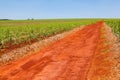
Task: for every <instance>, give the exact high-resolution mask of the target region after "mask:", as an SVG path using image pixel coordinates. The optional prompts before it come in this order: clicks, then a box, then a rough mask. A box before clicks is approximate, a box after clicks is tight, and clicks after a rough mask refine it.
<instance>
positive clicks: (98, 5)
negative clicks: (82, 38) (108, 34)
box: [0, 0, 120, 19]
mask: <svg viewBox="0 0 120 80" xmlns="http://www.w3.org/2000/svg"><path fill="white" fill-rule="evenodd" d="M118 17H119V18H120V0H0V19H28V18H34V19H52V18H118Z"/></svg>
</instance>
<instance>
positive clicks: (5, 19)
mask: <svg viewBox="0 0 120 80" xmlns="http://www.w3.org/2000/svg"><path fill="white" fill-rule="evenodd" d="M0 20H10V19H0Z"/></svg>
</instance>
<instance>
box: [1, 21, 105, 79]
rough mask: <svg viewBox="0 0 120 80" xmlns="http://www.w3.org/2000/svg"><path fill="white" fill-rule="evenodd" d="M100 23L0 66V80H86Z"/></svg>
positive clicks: (99, 30)
mask: <svg viewBox="0 0 120 80" xmlns="http://www.w3.org/2000/svg"><path fill="white" fill-rule="evenodd" d="M103 23H104V22H98V23H96V24H92V25H88V26H86V27H85V28H83V29H82V30H78V31H76V32H73V33H72V34H71V35H68V36H67V37H65V38H63V39H61V40H58V41H57V42H55V43H53V44H51V45H49V46H48V47H46V48H45V49H43V50H42V51H40V52H38V53H35V54H33V55H31V56H28V57H26V58H24V59H21V60H17V61H14V62H12V63H9V64H7V65H4V66H2V67H0V80H87V77H88V73H89V71H90V68H91V64H92V61H93V58H94V56H95V53H96V49H97V47H98V46H99V44H98V42H99V40H100V34H101V29H102V27H103ZM90 80H91V79H90Z"/></svg>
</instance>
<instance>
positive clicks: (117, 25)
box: [0, 19, 120, 49]
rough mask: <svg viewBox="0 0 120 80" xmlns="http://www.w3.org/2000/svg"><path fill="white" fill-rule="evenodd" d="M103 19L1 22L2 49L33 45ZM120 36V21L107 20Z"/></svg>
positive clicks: (0, 45) (0, 44)
mask: <svg viewBox="0 0 120 80" xmlns="http://www.w3.org/2000/svg"><path fill="white" fill-rule="evenodd" d="M99 20H101V19H51V20H1V21H0V49H4V48H8V47H10V46H14V45H19V44H21V43H28V44H29V43H31V42H32V41H37V40H42V39H44V38H47V37H49V36H52V35H55V34H58V33H62V32H64V31H68V30H71V29H73V28H76V27H80V26H81V25H88V24H92V23H95V22H96V21H99ZM105 22H106V23H107V24H108V25H109V26H110V27H112V29H113V31H114V32H115V34H116V35H117V36H120V19H105Z"/></svg>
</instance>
